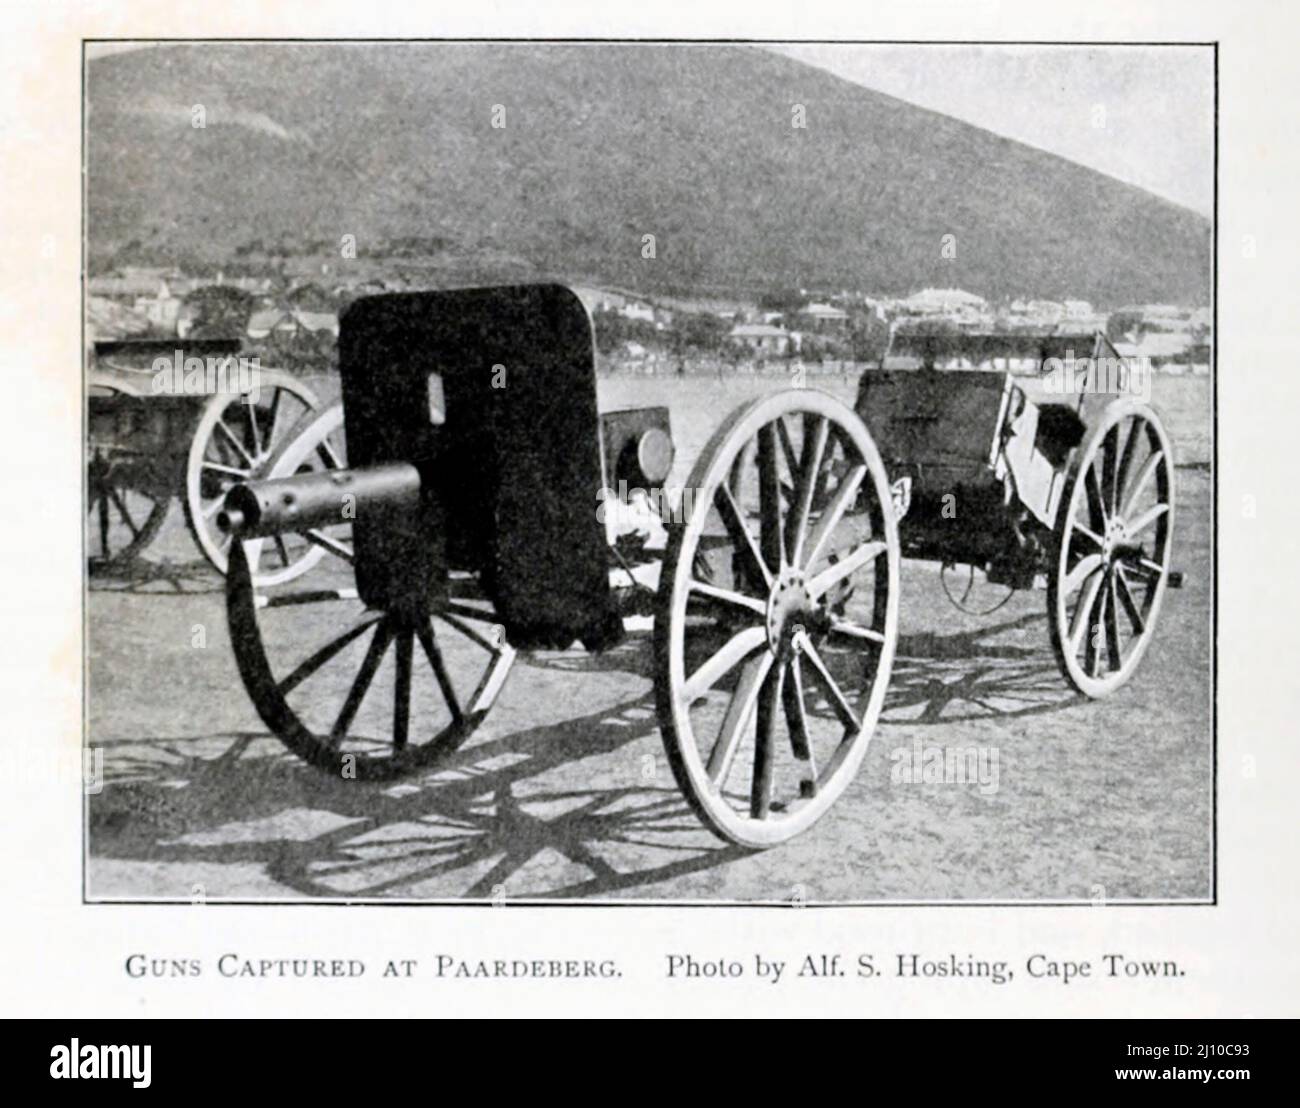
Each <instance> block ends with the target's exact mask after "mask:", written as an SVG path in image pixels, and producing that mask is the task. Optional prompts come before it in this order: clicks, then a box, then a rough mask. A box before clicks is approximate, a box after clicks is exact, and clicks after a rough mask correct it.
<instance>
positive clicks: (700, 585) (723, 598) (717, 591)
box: [686, 577, 767, 618]
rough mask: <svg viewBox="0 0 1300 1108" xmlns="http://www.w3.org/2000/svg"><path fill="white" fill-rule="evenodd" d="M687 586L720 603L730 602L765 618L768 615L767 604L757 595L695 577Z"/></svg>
mask: <svg viewBox="0 0 1300 1108" xmlns="http://www.w3.org/2000/svg"><path fill="white" fill-rule="evenodd" d="M686 587H687V589H688V590H689V591H690V592H691V593H693V594H695V595H698V596H702V597H706V598H707V599H709V600H715V601H717V602H718V603H720V604H730V605H731V606H733V607H736V608H741V609H743V610H744V611H747V612H753V613H755V614H756V615H759V616H763V617H764V618H766V616H767V604H766V603H765V602H764V601H762V600H760V599H759V598H758V597H756V596H746V595H745V594H744V593H739V592H736V591H734V590H732V589H724V588H722V587H721V586H719V585H709V584H706V583H705V582H704V581H700V580H698V579H696V578H694V577H692V578H691V579H690V581H688V582H687V585H686Z"/></svg>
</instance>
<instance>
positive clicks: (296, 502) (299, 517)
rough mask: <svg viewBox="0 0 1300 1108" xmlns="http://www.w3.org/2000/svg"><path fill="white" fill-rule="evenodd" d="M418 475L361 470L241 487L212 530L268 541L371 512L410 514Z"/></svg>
mask: <svg viewBox="0 0 1300 1108" xmlns="http://www.w3.org/2000/svg"><path fill="white" fill-rule="evenodd" d="M419 503H420V474H419V471H418V470H417V469H416V468H415V466H413V465H407V464H405V463H401V462H395V463H392V464H390V465H378V466H362V467H360V468H357V469H332V470H328V471H326V472H323V473H303V474H297V475H295V476H293V477H277V478H274V479H272V480H267V481H246V482H244V483H242V484H239V485H236V486H235V487H234V488H233V489H231V490H230V492H228V493H227V494H226V500H225V503H224V504H223V505H222V508H221V511H220V513H218V515H217V526H219V527H220V528H221V529H222V530H223V531H226V532H228V533H230V534H232V535H234V536H235V538H237V539H258V538H269V537H271V536H274V535H282V534H285V533H287V532H293V531H307V530H309V529H311V528H315V527H329V526H330V525H332V524H336V523H349V522H352V521H354V520H356V519H357V518H358V517H368V516H370V515H371V514H372V513H374V512H376V511H390V510H393V511H399V512H400V511H412V512H414V511H416V510H417V509H418V507H419Z"/></svg>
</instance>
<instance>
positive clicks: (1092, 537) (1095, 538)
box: [1070, 519, 1106, 550]
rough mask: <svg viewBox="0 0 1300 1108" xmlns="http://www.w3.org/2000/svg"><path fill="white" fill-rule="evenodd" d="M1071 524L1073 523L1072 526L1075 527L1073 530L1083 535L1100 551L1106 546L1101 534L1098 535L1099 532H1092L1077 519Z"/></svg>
mask: <svg viewBox="0 0 1300 1108" xmlns="http://www.w3.org/2000/svg"><path fill="white" fill-rule="evenodd" d="M1070 522H1071V526H1073V528H1074V529H1075V530H1076V531H1078V532H1079V534H1081V535H1082V536H1083V537H1084V538H1086V539H1088V540H1089V541H1090V542H1091V543H1092V544H1093V546H1095V547H1097V549H1098V550H1100V549H1101V548H1102V547H1103V546H1105V545H1106V544H1105V542H1103V540H1102V537H1101V536H1100V535H1099V534H1097V532H1095V531H1093V530H1091V529H1090V528H1088V527H1085V526H1084V525H1083V524H1082V523H1080V522H1079V521H1078V520H1077V519H1075V520H1071V521H1070Z"/></svg>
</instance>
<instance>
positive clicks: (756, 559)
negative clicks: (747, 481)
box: [713, 484, 772, 592]
mask: <svg viewBox="0 0 1300 1108" xmlns="http://www.w3.org/2000/svg"><path fill="white" fill-rule="evenodd" d="M713 502H714V504H715V505H716V506H717V509H718V515H719V516H721V517H722V525H723V526H724V527H725V528H726V529H727V534H729V535H730V536H731V542H732V545H733V546H735V548H736V550H737V552H738V553H739V554H740V556H741V559H742V560H743V561H745V562H747V563H748V565H747V569H748V571H749V573H750V574H751V575H752V577H753V580H751V582H750V583H751V584H752V585H753V586H754V587H755V588H757V589H760V590H762V591H763V592H767V591H768V590H769V589H771V587H772V573H771V571H770V570H769V569H768V568H767V564H766V563H765V562H764V561H763V556H762V554H760V553H759V550H758V544H757V543H756V542H755V541H754V536H753V535H752V534H751V533H750V530H749V528H748V527H746V526H745V519H744V516H743V515H741V512H740V507H739V506H738V505H737V504H736V498H735V497H734V496H733V495H732V494H731V489H729V488H728V487H727V486H726V485H725V484H722V485H719V486H718V491H717V493H715V494H714V498H713Z"/></svg>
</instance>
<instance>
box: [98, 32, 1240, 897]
mask: <svg viewBox="0 0 1300 1108" xmlns="http://www.w3.org/2000/svg"><path fill="white" fill-rule="evenodd" d="M79 41H80V44H81V58H80V61H81V73H80V81H81V85H80V93H81V128H80V132H81V149H80V159H79V161H80V169H81V181H80V196H81V213H80V230H81V270H80V283H81V287H80V293H81V297H80V304H81V348H82V350H83V352H84V351H85V349H86V330H87V327H86V305H87V298H88V244H89V233H88V232H89V179H88V174H87V172H86V170H87V154H88V150H87V145H88V144H87V124H88V111H87V108H88V102H87V82H86V78H87V69H88V62H89V58H88V57H87V47H89V46H97V45H115V44H118V45H131V44H136V43H139V44H148V45H152V44H195V45H206V44H214V45H215V44H221V45H239V44H254V43H256V44H265V45H275V44H286V45H289V44H299V45H303V44H320V45H348V44H359V45H381V44H404V43H411V44H420V43H428V44H435V43H441V44H461V43H464V44H497V43H501V44H524V43H535V44H539V45H550V46H560V45H582V44H609V45H624V44H626V45H678V46H680V45H697V44H698V45H740V46H785V45H791V46H797V45H826V46H916V47H926V46H938V47H944V46H990V47H1015V46H1065V47H1075V48H1078V47H1109V48H1123V47H1146V48H1152V47H1157V48H1159V47H1198V48H1202V49H1210V50H1211V51H1212V62H1213V73H1214V87H1213V177H1214V180H1213V203H1212V210H1211V217H1210V218H1211V231H1210V255H1211V266H1210V268H1211V274H1210V290H1211V292H1210V300H1211V302H1210V318H1211V337H1210V372H1209V376H1210V396H1211V404H1210V407H1211V421H1210V426H1211V431H1210V437H1211V441H1210V536H1209V537H1210V547H1209V549H1210V612H1209V615H1210V637H1209V642H1210V759H1211V767H1210V768H1211V783H1210V786H1211V790H1210V895H1209V896H1208V897H1189V898H1179V899H1169V898H1159V899H1146V898H1142V899H1138V898H1110V897H1106V898H1105V899H1104V901H1098V900H1094V899H1088V898H1078V899H1071V900H1060V899H1047V898H1037V899H1025V900H1006V899H996V898H994V899H962V900H947V899H930V900H915V899H905V900H896V899H874V900H849V899H845V900H814V899H809V900H806V901H802V902H800V903H798V904H797V905H796V904H793V903H792V902H791V901H789V900H788V899H787V900H746V899H723V900H711V899H700V898H695V899H690V900H674V899H663V898H628V897H623V898H620V897H607V896H600V897H592V898H590V899H589V898H583V897H546V896H540V897H539V896H537V895H535V894H534V895H520V896H506V897H502V898H497V899H491V898H485V897H464V898H462V897H436V898H434V897H430V898H423V897H419V898H417V897H393V898H386V897H348V896H345V895H340V896H331V897H310V896H301V897H288V896H286V897H264V898H247V897H208V896H205V897H204V898H203V903H204V904H205V905H209V906H216V907H272V906H285V907H309V908H344V907H383V908H445V907H451V908H475V907H481V908H503V907H504V908H512V907H514V908H605V909H628V908H714V909H717V908H732V909H745V908H750V909H752V908H768V909H784V910H787V911H788V910H790V909H791V908H798V909H803V910H807V909H837V908H886V909H888V908H900V909H903V908H906V909H910V908H1010V909H1015V908H1093V907H1096V906H1097V904H1098V903H1104V904H1105V905H1106V906H1108V907H1112V906H1113V907H1126V908H1128V907H1132V908H1148V907H1149V908H1162V907H1163V908H1168V907H1178V908H1205V907H1214V908H1217V907H1219V906H1220V901H1219V538H1220V536H1219V373H1218V368H1219V367H1218V362H1219V359H1218V352H1219V314H1218V305H1219V233H1220V225H1219V176H1220V169H1219V151H1220V135H1219V93H1220V83H1219V82H1220V75H1219V50H1220V40H1218V39H1213V40H1199V39H1189V40H1175V39H1163V40H1138V39H1125V40H1105V39H1102V40H1094V39H1078V40H1076V39H858V38H784V37H782V38H752V37H736V38H731V37H716V38H715V37H703V38H694V37H682V38H676V37H663V36H647V37H629V36H609V37H604V36H594V37H585V36H582V37H574V36H555V37H529V36H433V37H427V38H426V37H410V36H392V37H351V36H349V37H340V38H331V37H320V36H306V37H283V36H266V37H263V36H227V37H221V36H219V37H213V36H199V37H183V36H179V37H171V36H168V37H144V38H135V37H101V36H82V37H80V40H79ZM84 373H85V367H84V365H83V367H82V385H81V390H80V396H81V409H80V433H81V441H80V449H81V451H82V464H81V467H80V468H81V481H82V485H81V511H82V519H83V520H84V519H85V515H86V509H87V504H88V495H89V489H88V483H87V478H86V466H85V451H86V442H87V433H88V426H87V420H88V411H87V405H86V402H85V399H86V390H85V383H84ZM86 543H87V539H86V528H85V527H84V526H82V527H81V567H82V580H81V627H80V632H81V650H82V653H81V661H82V670H81V726H82V736H81V749H82V750H83V752H84V751H85V750H86V749H93V744H92V743H90V741H89V740H90V735H89V683H90V676H89V674H90V657H89V634H88V631H89V620H88V616H89V613H88V604H89V593H90V588H89V577H88V575H87V573H86V570H85V566H86V564H87V554H88V551H87V546H86ZM81 811H82V826H81V832H82V833H81V841H82V856H81V889H80V903H81V905H82V906H89V907H97V906H127V907H144V906H161V907H176V906H178V905H186V904H191V903H193V900H192V898H189V897H184V896H177V897H147V896H146V897H123V896H112V897H92V896H91V895H90V893H89V889H88V882H89V872H88V870H89V862H90V800H89V794H88V793H87V792H86V790H85V788H84V784H83V787H82V798H81ZM777 849H779V848H777Z"/></svg>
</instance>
